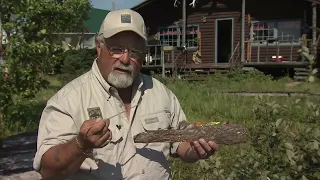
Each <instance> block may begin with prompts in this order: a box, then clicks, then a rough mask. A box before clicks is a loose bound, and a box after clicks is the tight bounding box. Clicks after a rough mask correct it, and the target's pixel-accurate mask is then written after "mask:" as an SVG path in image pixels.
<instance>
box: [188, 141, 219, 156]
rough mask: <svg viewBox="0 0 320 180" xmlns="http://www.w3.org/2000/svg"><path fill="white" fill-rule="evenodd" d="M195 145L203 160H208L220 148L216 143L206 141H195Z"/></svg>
mask: <svg viewBox="0 0 320 180" xmlns="http://www.w3.org/2000/svg"><path fill="white" fill-rule="evenodd" d="M193 145H194V147H195V148H196V151H197V153H198V155H199V156H200V157H201V158H207V157H209V156H211V155H212V154H214V152H216V151H218V150H219V146H218V145H217V144H216V143H215V142H213V141H209V142H206V141H205V140H204V139H200V140H199V141H194V142H193Z"/></svg>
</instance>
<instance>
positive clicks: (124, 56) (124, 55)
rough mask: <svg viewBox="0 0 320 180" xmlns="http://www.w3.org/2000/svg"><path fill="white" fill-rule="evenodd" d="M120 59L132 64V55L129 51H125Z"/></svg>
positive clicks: (124, 62)
mask: <svg viewBox="0 0 320 180" xmlns="http://www.w3.org/2000/svg"><path fill="white" fill-rule="evenodd" d="M120 61H121V62H122V63H123V64H130V57H129V52H128V51H126V52H124V54H123V56H122V57H121V58H120Z"/></svg>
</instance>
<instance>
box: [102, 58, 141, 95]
mask: <svg viewBox="0 0 320 180" xmlns="http://www.w3.org/2000/svg"><path fill="white" fill-rule="evenodd" d="M115 68H119V69H123V70H126V71H129V73H128V74H124V73H119V72H117V71H115ZM136 75H137V72H135V71H134V69H133V67H132V65H129V66H125V65H123V64H122V63H121V62H120V61H117V62H116V63H115V64H114V66H113V67H112V71H111V72H110V74H109V75H108V78H107V82H108V83H109V84H111V85H112V86H114V87H115V88H119V89H121V88H127V87H129V86H131V85H132V84H133V81H134V79H135V77H136Z"/></svg>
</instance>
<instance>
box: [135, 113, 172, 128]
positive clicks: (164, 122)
mask: <svg viewBox="0 0 320 180" xmlns="http://www.w3.org/2000/svg"><path fill="white" fill-rule="evenodd" d="M139 119H140V121H141V125H142V128H143V130H144V131H154V130H159V129H168V128H170V124H171V113H170V112H169V111H167V110H162V111H158V112H155V113H150V114H146V115H142V116H140V117H139Z"/></svg>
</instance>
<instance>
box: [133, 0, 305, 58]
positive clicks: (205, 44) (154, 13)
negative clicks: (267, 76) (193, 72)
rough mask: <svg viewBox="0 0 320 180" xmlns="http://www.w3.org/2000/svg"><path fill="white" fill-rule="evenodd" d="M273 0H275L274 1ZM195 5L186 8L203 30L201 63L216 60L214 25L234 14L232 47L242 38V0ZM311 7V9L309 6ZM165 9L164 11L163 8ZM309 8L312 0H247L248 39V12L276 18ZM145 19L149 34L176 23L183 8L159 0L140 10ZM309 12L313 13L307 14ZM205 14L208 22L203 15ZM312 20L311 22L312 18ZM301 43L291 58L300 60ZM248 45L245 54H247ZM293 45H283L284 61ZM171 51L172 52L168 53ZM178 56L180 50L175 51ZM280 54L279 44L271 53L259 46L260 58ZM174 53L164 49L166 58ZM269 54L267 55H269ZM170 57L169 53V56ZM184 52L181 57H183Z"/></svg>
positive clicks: (297, 16)
mask: <svg viewBox="0 0 320 180" xmlns="http://www.w3.org/2000/svg"><path fill="white" fill-rule="evenodd" d="M271 1H272V2H271ZM198 2H199V4H197V6H196V8H191V7H188V8H187V24H189V25H192V24H196V25H199V31H200V32H201V60H202V63H203V64H205V63H215V48H216V47H215V42H216V40H215V38H216V37H215V33H216V32H215V28H216V20H217V19H222V18H233V28H234V29H233V37H234V38H233V50H235V48H236V46H237V44H238V43H240V41H241V0H224V1H219V0H218V1H212V0H202V1H198ZM308 8H309V9H308ZM164 9H165V11H164ZM306 9H307V11H308V13H309V10H310V3H308V2H305V1H301V0H282V1H281V3H278V2H277V1H276V0H270V1H257V0H247V3H246V17H245V40H248V39H249V38H250V36H249V32H250V24H249V23H248V14H250V15H251V20H277V19H301V20H302V19H303V17H304V13H305V11H306ZM137 11H138V12H139V13H140V14H141V15H142V16H143V18H144V19H145V22H146V25H147V28H148V32H149V35H150V37H152V36H154V35H155V34H156V33H157V32H158V27H161V26H169V25H174V24H175V22H177V21H179V20H181V17H182V11H181V5H179V7H177V8H176V7H174V6H173V1H165V0H158V1H154V2H153V3H151V4H149V5H147V6H145V7H143V8H141V9H138V10H137ZM308 16H310V13H309V14H308ZM203 17H206V22H203V21H202V20H201V19H202V18H203ZM309 24H310V22H309ZM298 48H299V46H294V47H293V48H292V52H293V54H292V60H293V61H298V60H299V54H298V53H297V50H298ZM247 50H248V49H247V46H246V48H245V52H246V54H245V57H247ZM195 51H196V49H193V50H188V52H187V63H188V64H194V62H193V60H192V54H193V53H194V52H195ZM240 52H241V46H240V45H239V46H238V49H237V52H236V54H235V56H239V58H238V61H239V60H240V55H239V53H240ZM290 53H291V47H290V46H280V51H279V55H280V56H283V58H284V60H285V61H289V60H290ZM168 54H169V56H168ZM174 54H175V57H176V55H178V54H179V53H178V52H174ZM257 54H258V53H257V47H252V49H251V62H257ZM276 54H277V48H276V46H273V47H272V46H270V47H269V48H268V53H267V50H266V47H265V46H260V62H263V61H264V62H265V61H266V59H267V60H268V61H269V62H271V56H272V55H276ZM170 55H171V53H170V52H169V53H165V61H166V62H171V59H172V57H171V56H170ZM267 55H268V56H267ZM168 57H170V58H169V59H168ZM182 59H183V56H181V58H179V60H182Z"/></svg>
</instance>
